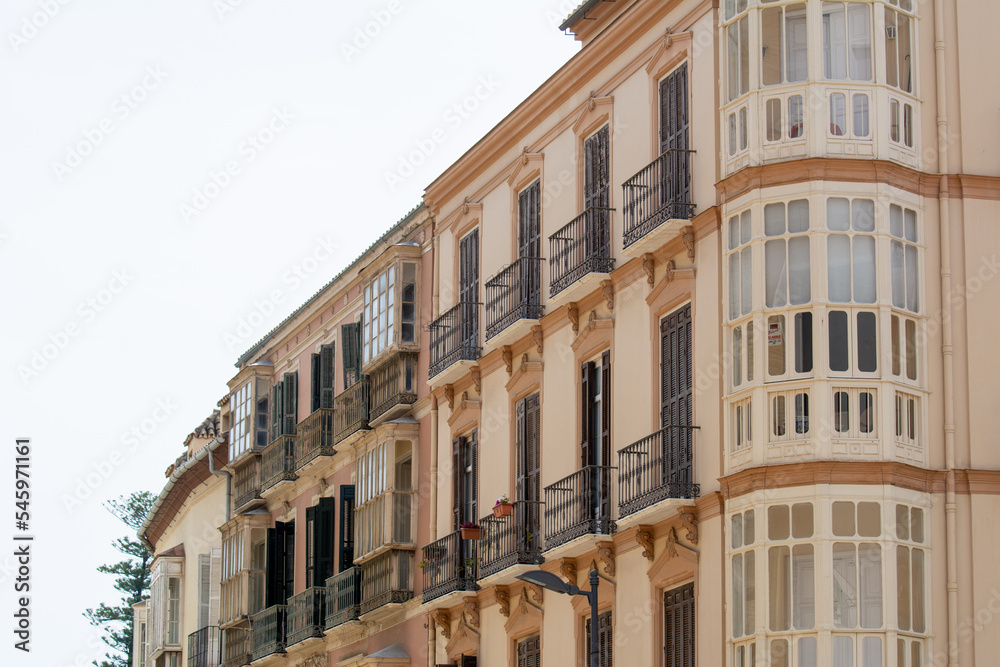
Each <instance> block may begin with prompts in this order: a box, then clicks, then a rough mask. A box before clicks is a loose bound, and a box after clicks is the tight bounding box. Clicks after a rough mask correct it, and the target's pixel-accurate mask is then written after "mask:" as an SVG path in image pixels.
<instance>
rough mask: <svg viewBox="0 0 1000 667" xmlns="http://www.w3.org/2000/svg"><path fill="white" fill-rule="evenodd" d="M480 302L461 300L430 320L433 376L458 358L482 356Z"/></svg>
mask: <svg viewBox="0 0 1000 667" xmlns="http://www.w3.org/2000/svg"><path fill="white" fill-rule="evenodd" d="M479 305H480V304H478V303H472V302H464V301H463V302H462V303H459V304H457V305H456V306H455V307H454V308H451V309H449V310H447V311H445V313H444V314H443V315H441V317H439V318H437V319H436V320H434V321H433V322H431V326H430V329H431V365H430V370H429V371H428V375H429V376H430V377H434V376H435V375H437V374H438V373H440V372H441V371H443V370H444V369H446V368H448V367H449V366H451V365H452V364H454V363H456V362H459V361H475V360H477V359H479V355H480V354H481V353H482V350H483V348H482V347H480V345H479Z"/></svg>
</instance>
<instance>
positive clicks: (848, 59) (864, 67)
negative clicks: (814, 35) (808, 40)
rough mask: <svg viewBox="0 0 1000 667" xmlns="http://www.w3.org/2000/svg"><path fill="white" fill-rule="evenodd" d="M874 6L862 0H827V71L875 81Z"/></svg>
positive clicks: (828, 75) (836, 77) (832, 76)
mask: <svg viewBox="0 0 1000 667" xmlns="http://www.w3.org/2000/svg"><path fill="white" fill-rule="evenodd" d="M871 39H872V37H871V10H870V9H869V5H868V4H865V3H860V2H824V3H823V75H824V77H825V78H827V79H832V80H843V79H850V80H852V81H871V78H872V45H871Z"/></svg>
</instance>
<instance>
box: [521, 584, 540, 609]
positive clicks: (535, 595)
mask: <svg viewBox="0 0 1000 667" xmlns="http://www.w3.org/2000/svg"><path fill="white" fill-rule="evenodd" d="M528 593H531V599H532V600H534V601H535V603H536V604H542V587H541V586H537V585H535V584H531V583H528V582H525V583H524V591H523V592H522V593H521V599H522V600H524V598H525V596H526V595H527V594H528Z"/></svg>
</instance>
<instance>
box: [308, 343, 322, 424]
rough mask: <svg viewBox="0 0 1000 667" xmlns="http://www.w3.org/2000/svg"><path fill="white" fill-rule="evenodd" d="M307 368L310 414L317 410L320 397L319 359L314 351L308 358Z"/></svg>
mask: <svg viewBox="0 0 1000 667" xmlns="http://www.w3.org/2000/svg"><path fill="white" fill-rule="evenodd" d="M309 370H310V372H309V414H312V413H314V412H316V411H317V410H319V397H320V380H319V375H320V360H319V355H318V354H316V353H313V354H312V356H310V358H309Z"/></svg>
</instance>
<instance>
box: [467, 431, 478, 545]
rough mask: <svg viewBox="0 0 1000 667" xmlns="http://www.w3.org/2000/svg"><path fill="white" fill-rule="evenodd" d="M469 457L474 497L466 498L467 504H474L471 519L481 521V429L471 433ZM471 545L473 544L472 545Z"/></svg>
mask: <svg viewBox="0 0 1000 667" xmlns="http://www.w3.org/2000/svg"><path fill="white" fill-rule="evenodd" d="M469 457H470V458H471V459H472V472H471V473H470V474H471V475H472V497H471V498H466V499H465V500H466V503H467V505H471V506H472V510H471V511H472V516H470V517H469V518H468V520H469V521H479V430H478V429H472V433H470V434H469ZM470 546H471V545H470Z"/></svg>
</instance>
